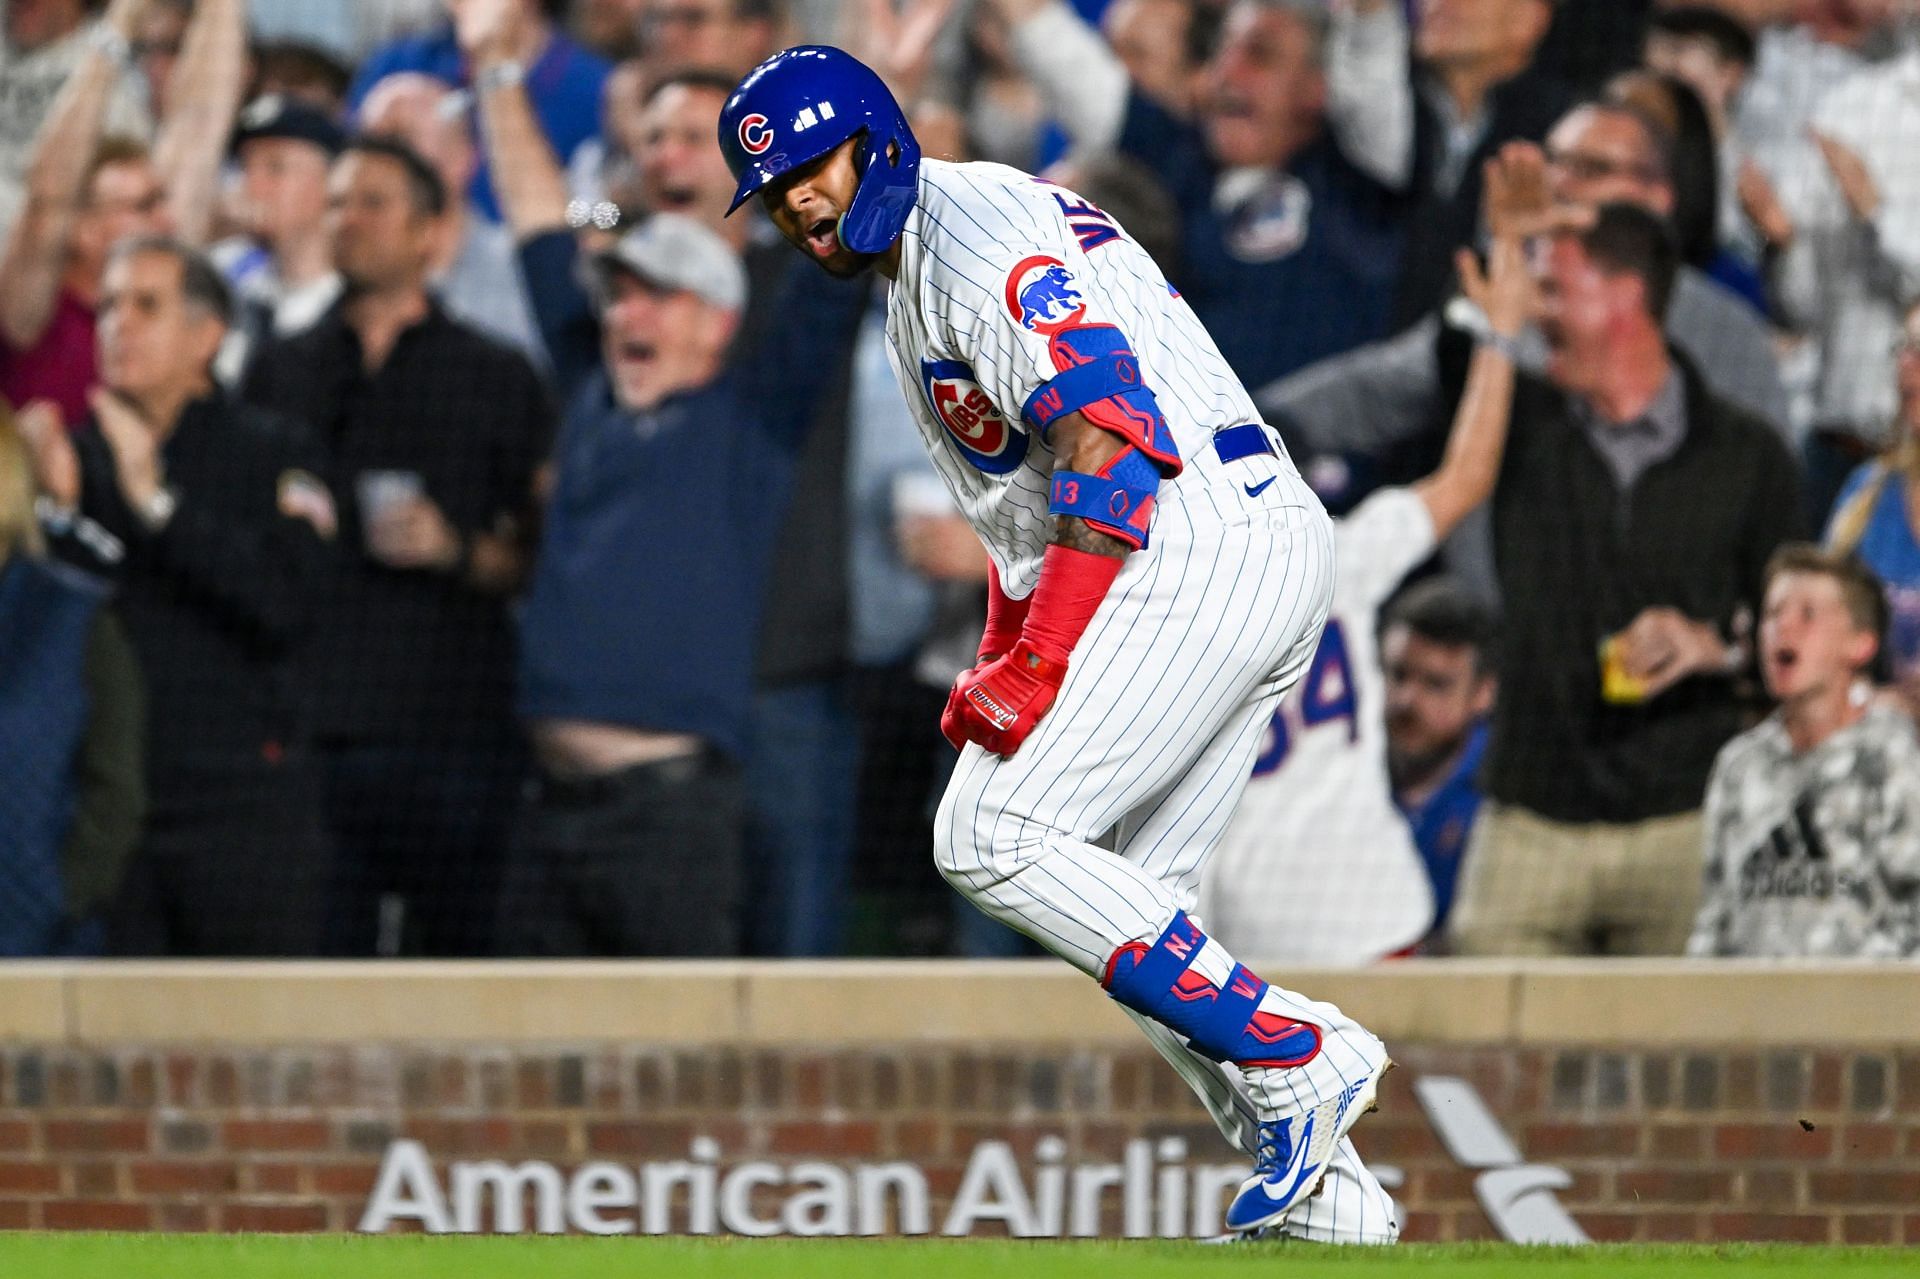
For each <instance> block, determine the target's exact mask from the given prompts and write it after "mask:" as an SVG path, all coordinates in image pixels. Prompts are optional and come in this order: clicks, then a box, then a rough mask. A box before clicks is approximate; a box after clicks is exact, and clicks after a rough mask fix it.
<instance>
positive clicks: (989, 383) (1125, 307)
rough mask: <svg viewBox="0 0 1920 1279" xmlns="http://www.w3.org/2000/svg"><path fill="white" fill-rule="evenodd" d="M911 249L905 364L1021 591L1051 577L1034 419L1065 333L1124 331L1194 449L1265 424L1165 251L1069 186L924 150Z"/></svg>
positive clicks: (952, 476)
mask: <svg viewBox="0 0 1920 1279" xmlns="http://www.w3.org/2000/svg"><path fill="white" fill-rule="evenodd" d="M900 246H901V247H900V269H899V274H898V278H897V279H896V280H895V282H894V286H893V291H892V295H891V296H890V297H889V299H888V304H887V341H888V346H889V349H890V351H891V354H892V358H893V368H894V373H895V374H896V375H897V376H898V377H899V379H900V385H901V387H902V389H903V390H904V391H905V392H906V398H907V402H908V404H909V405H910V406H911V408H912V411H913V416H914V420H915V422H916V423H918V425H919V427H920V431H921V434H922V435H923V436H925V437H926V442H927V448H928V451H929V452H930V453H931V454H932V456H933V462H934V465H935V466H936V467H937V468H939V471H940V474H941V477H942V478H943V479H944V480H945V481H946V484H947V487H948V488H949V489H950V490H951V491H952V493H953V496H954V499H955V501H956V502H957V503H958V505H959V507H960V510H961V512H962V513H963V514H965V515H966V517H967V520H968V522H969V523H971V524H972V525H973V527H974V529H975V530H976V531H977V532H978V533H979V534H980V538H981V540H982V541H983V542H985V543H986V545H987V552H988V554H989V555H990V556H992V558H993V561H994V564H995V566H996V567H997V568H998V569H999V572H1000V581H1001V584H1002V586H1003V587H1004V588H1005V589H1006V591H1007V593H1008V594H1009V595H1012V596H1013V597H1015V598H1016V599H1019V598H1024V597H1025V596H1026V595H1027V594H1028V593H1029V592H1030V591H1031V590H1032V589H1033V585H1034V583H1035V582H1036V581H1037V580H1038V579H1039V575H1040V560H1041V557H1042V556H1043V555H1044V554H1045V553H1046V548H1047V543H1048V542H1049V541H1050V540H1051V538H1052V532H1053V517H1052V516H1050V515H1049V514H1048V513H1047V503H1048V490H1049V486H1050V484H1051V482H1052V475H1053V454H1052V452H1051V451H1050V450H1049V449H1048V448H1047V446H1046V445H1045V444H1044V443H1043V442H1042V441H1041V439H1040V437H1039V434H1038V432H1036V431H1035V430H1034V429H1033V428H1032V427H1031V426H1029V425H1028V424H1027V423H1026V422H1024V421H1022V420H1021V414H1022V410H1023V407H1024V406H1025V405H1026V403H1027V400H1028V398H1029V397H1030V396H1032V395H1033V393H1034V392H1035V391H1036V390H1037V389H1038V388H1039V387H1041V386H1042V385H1043V384H1045V383H1047V382H1049V381H1051V380H1052V379H1053V378H1054V377H1055V376H1056V375H1057V374H1058V373H1059V372H1060V371H1061V370H1060V366H1059V365H1057V364H1056V362H1055V356H1054V353H1053V343H1052V342H1051V340H1050V335H1051V334H1054V333H1057V332H1059V331H1061V330H1063V329H1069V328H1073V329H1080V328H1085V327H1087V326H1102V325H1110V326H1114V327H1116V328H1118V329H1119V331H1120V333H1121V334H1122V335H1123V336H1124V337H1125V339H1126V343H1127V346H1128V348H1129V349H1130V350H1131V351H1132V352H1133V353H1134V354H1135V356H1136V357H1137V359H1138V363H1139V367H1140V370H1141V376H1142V380H1143V381H1144V383H1145V384H1146V386H1147V387H1148V388H1150V389H1151V390H1152V391H1153V393H1154V397H1155V399H1156V400H1157V401H1158V403H1159V406H1160V412H1161V414H1162V415H1163V416H1164V417H1165V419H1166V422H1167V425H1168V427H1169V429H1170V430H1171V431H1172V434H1173V440H1174V444H1175V446H1176V447H1177V448H1178V450H1179V453H1180V456H1181V458H1182V459H1189V458H1192V457H1193V456H1194V455H1195V453H1196V452H1197V451H1198V450H1200V449H1203V448H1205V447H1207V445H1208V443H1209V441H1210V439H1211V436H1212V433H1213V432H1214V431H1216V430H1219V429H1222V428H1224V427H1230V426H1239V425H1242V424H1244V423H1249V422H1258V421H1259V420H1260V416H1259V411H1258V410H1257V409H1255V408H1254V406H1253V401H1252V400H1251V399H1250V398H1249V397H1248V395H1247V392H1246V389H1245V388H1244V387H1242V386H1241V385H1240V381H1239V379H1238V378H1236V377H1235V376H1234V374H1233V370H1232V369H1230V368H1229V367H1228V366H1227V362H1226V360H1225V359H1224V358H1222V357H1221V355H1220V352H1219V350H1218V349H1217V348H1216V347H1215V346H1214V343H1213V339H1212V338H1210V337H1209V336H1207V331H1206V329H1205V328H1203V327H1202V326H1201V324H1200V321H1199V319H1198V318H1196V317H1195V316H1194V314H1193V311H1192V309H1191V308H1190V307H1188V306H1187V304H1186V302H1184V301H1183V300H1181V298H1180V296H1179V295H1178V294H1177V293H1175V292H1174V291H1173V288H1172V287H1171V286H1170V285H1169V284H1168V283H1167V279H1166V276H1164V275H1162V274H1161V272H1160V268H1159V267H1158V266H1156V265H1154V262H1153V259H1152V258H1150V257H1148V256H1147V253H1146V251H1145V250H1144V249H1142V248H1141V247H1140V246H1139V244H1138V243H1136V242H1135V241H1134V240H1133V239H1132V237H1130V236H1128V235H1127V234H1126V232H1125V231H1124V230H1122V229H1121V228H1120V227H1119V225H1118V224H1117V223H1115V222H1114V221H1113V220H1112V219H1111V218H1109V217H1108V216H1107V215H1106V214H1105V213H1103V212H1101V211H1100V210H1099V209H1097V208H1095V207H1094V206H1092V205H1091V204H1088V203H1087V202H1086V201H1084V200H1082V199H1081V198H1080V197H1079V196H1077V195H1075V194H1073V193H1072V192H1071V191H1068V190H1066V189H1065V188H1063V187H1059V186H1055V185H1053V184H1052V183H1048V182H1042V181H1040V180H1039V179H1037V178H1033V177H1030V176H1028V175H1027V174H1025V173H1022V172H1020V171H1019V170H1017V169H1010V168H1007V167H1006V166H1004V165H998V164H951V163H946V162H943V161H940V160H923V161H922V162H921V165H920V192H919V204H918V205H917V207H916V208H915V209H914V211H913V213H912V215H911V216H910V217H909V218H908V220H907V225H906V230H905V231H904V232H903V233H902V235H901V240H900ZM1281 462H1282V465H1283V466H1285V467H1288V468H1290V467H1291V463H1290V462H1287V461H1286V460H1285V459H1284V458H1282V459H1281ZM1169 482H1171V483H1178V482H1179V480H1178V479H1175V480H1172V481H1169Z"/></svg>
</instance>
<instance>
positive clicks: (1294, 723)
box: [1201, 162, 1541, 964]
mask: <svg viewBox="0 0 1920 1279" xmlns="http://www.w3.org/2000/svg"><path fill="white" fill-rule="evenodd" d="M1524 167H1525V168H1526V171H1527V173H1528V174H1530V175H1532V176H1533V177H1534V179H1535V180H1541V179H1539V176H1538V174H1537V173H1535V171H1534V167H1533V166H1524ZM1518 173H1519V169H1518V168H1516V167H1515V166H1514V165H1513V164H1511V163H1495V162H1489V163H1488V165H1487V174H1486V181H1487V184H1488V187H1489V190H1492V191H1495V192H1496V195H1495V198H1496V199H1498V198H1500V192H1502V191H1503V190H1504V188H1505V187H1506V185H1507V184H1509V183H1511V182H1514V181H1515V180H1516V178H1517V175H1518ZM1459 270H1460V277H1461V280H1462V283H1463V285H1464V287H1465V290H1466V294H1467V297H1468V300H1469V301H1471V302H1472V303H1474V304H1475V306H1476V307H1478V309H1479V311H1480V314H1481V316H1482V317H1484V322H1485V325H1486V332H1487V340H1486V341H1483V342H1482V343H1481V344H1480V345H1479V346H1478V347H1477V348H1476V349H1475V351H1474V354H1473V362H1472V364H1471V365H1470V366H1469V368H1468V373H1467V384H1466V389H1465V391H1464V393H1463V394H1462V396H1461V399H1460V406H1459V408H1458V410H1457V411H1456V413H1455V415H1454V422H1453V430H1452V432H1451V434H1450V435H1449V436H1448V439H1447V451H1446V456H1445V458H1444V459H1443V461H1442V462H1441V465H1440V468H1439V469H1438V470H1437V471H1435V472H1434V473H1433V474H1432V475H1429V476H1428V477H1427V478H1426V479H1424V480H1421V481H1420V482H1419V483H1417V484H1413V485H1411V486H1408V487H1404V488H1386V489H1381V490H1380V491H1379V492H1377V493H1375V494H1373V495H1372V496H1371V497H1369V498H1367V499H1366V501H1364V502H1362V503H1361V504H1360V505H1359V507H1357V508H1356V509H1355V510H1354V511H1353V513H1352V514H1351V515H1349V516H1347V517H1346V518H1345V519H1342V520H1340V521H1338V523H1337V525H1336V527H1335V530H1334V547H1335V550H1336V552H1337V554H1338V558H1339V561H1340V575H1339V580H1338V582H1337V583H1336V584H1335V587H1334V592H1333V610H1332V613H1331V615H1330V616H1329V618H1328V620H1327V625H1326V630H1325V632H1324V633H1323V634H1322V636H1321V639H1320V648H1319V650H1318V651H1317V652H1316V653H1315V654H1314V658H1313V662H1312V663H1311V664H1310V665H1309V666H1308V667H1307V674H1306V677H1305V679H1303V680H1302V682H1301V688H1300V696H1299V697H1297V698H1289V699H1288V700H1287V702H1286V704H1285V705H1283V706H1281V707H1280V708H1279V709H1278V710H1276V711H1275V712H1274V715H1273V721H1272V723H1271V724H1270V725H1269V726H1268V728H1267V731H1266V734H1265V737H1264V740H1263V741H1262V743H1261V746H1260V751H1259V754H1258V755H1257V756H1255V758H1254V762H1253V778H1252V780H1251V781H1250V782H1249V783H1248V785H1247V793H1246V796H1245V798H1244V800H1243V801H1242V803H1241V804H1240V806H1239V808H1238V809H1237V810H1236V811H1235V813H1234V817H1233V820H1232V822H1230V823H1229V824H1228V826H1227V833H1226V836H1225V838H1224V839H1222V841H1221V845H1220V851H1219V854H1218V856H1216V857H1215V858H1214V859H1213V861H1212V862H1211V863H1210V864H1209V865H1208V867H1207V878H1206V882H1205V884H1204V885H1203V887H1202V890H1201V902H1202V905H1203V910H1204V915H1205V918H1206V920H1207V923H1208V925H1209V926H1210V927H1211V928H1212V929H1213V931H1214V935H1215V936H1216V937H1219V938H1221V939H1223V940H1224V941H1226V942H1227V944H1229V945H1231V946H1234V947H1236V948H1239V949H1243V950H1246V951H1248V952H1253V953H1257V956H1258V957H1259V958H1261V959H1276V960H1282V961H1286V962H1289V963H1320V964H1360V963H1367V962H1370V961H1372V960H1376V959H1379V958H1380V957H1382V956H1383V955H1389V954H1392V953H1394V952H1395V951H1399V950H1402V949H1404V948H1405V947H1407V946H1409V945H1411V944H1413V943H1414V942H1416V941H1418V940H1420V938H1421V937H1423V936H1425V935H1426V933H1427V931H1428V930H1429V929H1430V928H1432V926H1433V915H1434V901H1433V890H1432V885H1431V882H1430V881H1429V879H1428V878H1427V872H1426V867H1425V865H1424V863H1423V862H1422V860H1421V857H1420V852H1419V850H1418V849H1417V848H1416V847H1415V846H1414V842H1413V832H1412V831H1411V830H1410V829H1409V828H1408V826H1407V822H1406V819H1405V818H1403V817H1402V816H1401V815H1400V813H1399V812H1398V811H1397V810H1396V809H1395V807H1394V803H1393V791H1392V785H1391V783H1390V781H1389V779H1388V776H1387V741H1386V717H1385V716H1384V714H1382V708H1383V706H1384V703H1385V699H1386V674H1385V672H1384V671H1383V670H1382V668H1381V662H1380V644H1379V639H1378V637H1377V634H1376V629H1375V627H1376V623H1375V619H1376V617H1377V616H1378V614H1379V612H1380V606H1381V605H1382V604H1384V603H1385V602H1386V600H1387V597H1388V596H1390V595H1392V594H1393V592H1394V591H1395V590H1396V589H1397V588H1398V587H1399V585H1400V582H1401V579H1402V578H1404V577H1405V576H1406V575H1407V574H1408V573H1409V572H1410V571H1412V569H1413V568H1414V567H1415V566H1416V565H1418V564H1419V563H1420V562H1421V561H1423V560H1425V559H1426V558H1427V557H1428V556H1429V555H1431V554H1432V553H1433V551H1434V548H1435V547H1436V546H1438V545H1439V543H1440V542H1441V541H1443V540H1444V539H1445V538H1446V537H1447V535H1448V534H1450V533H1451V532H1453V530H1454V529H1455V528H1457V527H1458V526H1459V524H1460V522H1461V521H1462V520H1464V519H1465V518H1466V517H1467V516H1468V515H1469V514H1471V513H1472V512H1473V510H1474V509H1475V508H1476V507H1478V506H1479V505H1480V504H1481V503H1482V502H1484V501H1486V500H1487V498H1488V497H1490V496H1492V493H1493V486H1494V481H1495V479H1496V478H1497V476H1498V474H1499V470H1500V457H1501V454H1502V452H1503V450H1504V449H1505V447H1506V441H1507V422H1508V417H1509V416H1510V413H1511V410H1512V407H1513V380H1514V365H1513V360H1512V357H1511V355H1510V351H1511V350H1512V347H1513V343H1514V340H1515V338H1516V336H1517V335H1518V334H1519V333H1520V331H1521V329H1522V328H1523V327H1524V326H1525V324H1526V322H1527V318H1528V313H1529V305H1530V302H1531V299H1532V285H1531V282H1530V280H1529V278H1528V274H1527V267H1526V260H1525V254H1524V250H1523V248H1522V246H1521V242H1520V241H1519V240H1517V239H1511V238H1504V239H1497V240H1495V241H1494V243H1493V245H1492V249H1491V252H1490V254H1489V275H1488V276H1487V277H1486V278H1483V277H1482V276H1481V274H1480V271H1479V268H1478V265H1477V264H1476V262H1475V261H1474V259H1473V257H1472V256H1471V255H1469V254H1462V255H1461V259H1460V264H1459Z"/></svg>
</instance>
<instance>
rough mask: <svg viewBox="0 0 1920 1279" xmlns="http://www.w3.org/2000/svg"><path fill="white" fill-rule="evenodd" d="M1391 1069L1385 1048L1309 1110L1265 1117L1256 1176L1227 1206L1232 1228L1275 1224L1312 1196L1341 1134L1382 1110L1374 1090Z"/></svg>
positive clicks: (1251, 1228) (1256, 1156) (1240, 1230)
mask: <svg viewBox="0 0 1920 1279" xmlns="http://www.w3.org/2000/svg"><path fill="white" fill-rule="evenodd" d="M1368 1038H1369V1039H1372V1036H1368ZM1373 1042H1374V1043H1375V1044H1378V1043H1379V1041H1378V1040H1373ZM1391 1069H1393V1061H1392V1060H1391V1059H1390V1058H1389V1057H1388V1056H1387V1055H1386V1052H1385V1049H1384V1048H1382V1050H1381V1052H1380V1054H1379V1061H1378V1064H1377V1065H1375V1066H1374V1067H1373V1068H1372V1070H1371V1071H1370V1072H1369V1073H1368V1074H1367V1075H1366V1076H1365V1077H1363V1078H1361V1079H1358V1080H1356V1081H1354V1082H1353V1083H1351V1084H1348V1085H1347V1086H1346V1087H1345V1088H1343V1089H1341V1091H1340V1093H1339V1095H1338V1096H1335V1097H1331V1098H1329V1099H1328V1100H1326V1101H1323V1102H1321V1103H1320V1104H1319V1105H1317V1106H1314V1107H1311V1108H1310V1109H1307V1110H1303V1111H1297V1112H1295V1113H1293V1114H1284V1115H1277V1116H1275V1117H1274V1118H1272V1119H1263V1120H1262V1121H1261V1124H1260V1144H1259V1146H1258V1147H1257V1148H1256V1149H1255V1151H1254V1161H1253V1175H1252V1176H1251V1177H1248V1178H1247V1179H1246V1181H1245V1182H1243V1183H1241V1186H1240V1193H1239V1194H1237V1195H1235V1196H1234V1197H1233V1202H1232V1203H1231V1204H1229V1205H1228V1206H1227V1219H1226V1227H1227V1229H1228V1230H1230V1231H1233V1232H1236V1233H1244V1232H1247V1231H1255V1230H1259V1229H1260V1228H1261V1227H1263V1226H1270V1225H1272V1224H1274V1223H1275V1222H1277V1221H1279V1220H1280V1219H1281V1218H1282V1217H1284V1216H1286V1215H1287V1213H1289V1212H1290V1211H1292V1210H1293V1209H1294V1208H1295V1207H1296V1206H1297V1205H1298V1204H1299V1203H1300V1201H1301V1200H1303V1199H1306V1198H1308V1197H1310V1196H1311V1195H1313V1193H1314V1192H1315V1191H1317V1190H1318V1189H1319V1188H1320V1180H1321V1178H1323V1177H1325V1176H1326V1175H1327V1165H1328V1163H1330V1162H1331V1161H1332V1159H1333V1153H1334V1150H1335V1149H1336V1148H1338V1146H1339V1145H1340V1139H1341V1138H1342V1137H1345V1136H1346V1135H1347V1132H1348V1131H1349V1130H1350V1129H1351V1128H1352V1127H1353V1126H1354V1124H1356V1123H1358V1122H1359V1121H1360V1116H1362V1115H1364V1114H1366V1113H1367V1112H1368V1111H1372V1110H1378V1109H1379V1106H1378V1105H1377V1104H1376V1102H1375V1100H1374V1094H1375V1093H1376V1092H1377V1091H1378V1089H1379V1087H1380V1079H1381V1077H1382V1076H1384V1075H1385V1074H1386V1073H1387V1072H1388V1071H1389V1070H1391Z"/></svg>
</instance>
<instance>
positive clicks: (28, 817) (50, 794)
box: [0, 402, 146, 956]
mask: <svg viewBox="0 0 1920 1279" xmlns="http://www.w3.org/2000/svg"><path fill="white" fill-rule="evenodd" d="M62 429H63V428H62V427H61V426H60V423H59V419H58V416H57V414H56V413H55V411H54V409H53V408H52V406H51V405H49V404H46V403H44V402H38V403H34V404H30V405H28V406H27V407H26V408H25V409H23V410H22V411H21V413H20V415H19V421H18V422H17V423H16V421H15V419H14V416H13V415H12V414H10V413H7V412H6V410H5V407H4V403H3V402H0V956H30V955H83V954H97V953H99V952H100V949H101V945H102V942H103V940H104V939H103V936H102V932H101V927H100V922H99V912H100V908H101V907H102V906H104V905H105V903H106V901H107V899H108V898H109V897H110V896H111V895H112V893H113V891H114V889H115V888H116V887H117V885H118V884H119V880H120V875H121V872H122V871H123V870H124V869H125V867H126V863H127V857H128V856H129V855H130V854H131V852H132V851H133V845H134V841H135V839H136V838H137V837H138V833H139V828H140V820H141V816H142V813H143V811H144V809H145V804H146V797H145V793H144V790H143V787H142V783H141V780H140V779H141V769H140V755H141V745H140V743H141V735H142V732H143V727H144V726H143V715H142V700H143V699H142V694H141V687H140V680H139V676H138V673H137V671H136V669H135V667H134V659H133V653H132V649H131V648H130V647H129V645H128V643H127V639H126V636H125V634H124V632H123V631H122V630H121V629H120V626H119V624H118V622H117V621H116V620H115V619H114V617H113V614H112V613H111V612H110V611H109V610H108V609H107V608H106V607H104V599H105V595H106V587H105V586H104V585H103V584H102V583H100V582H99V581H97V580H96V579H94V578H93V577H90V576H88V575H87V574H84V573H82V572H80V571H79V570H77V569H73V568H70V567H68V566H67V565H65V564H63V563H61V562H59V561H57V560H54V559H50V558H48V557H47V555H46V554H45V541H44V538H43V536H42V533H41V528H40V518H39V515H38V514H37V513H36V510H35V506H36V492H37V489H38V487H40V486H39V485H37V484H36V480H35V467H34V462H33V451H32V449H31V447H30V445H29V443H28V438H27V436H28V435H30V434H31V433H32V432H35V431H59V430H62ZM71 478H72V480H73V483H74V486H75V487H76V488H77V487H78V483H79V477H78V476H77V475H74V476H72V477H71ZM42 483H44V480H43V481H42ZM49 500H51V501H52V503H53V505H52V508H51V509H50V510H49V516H50V519H51V521H52V522H53V523H55V524H56V525H62V524H67V523H71V522H72V521H73V520H74V519H76V518H77V517H75V516H72V515H71V514H69V513H66V512H63V511H61V510H60V509H59V506H60V503H59V502H58V499H57V498H54V499H49Z"/></svg>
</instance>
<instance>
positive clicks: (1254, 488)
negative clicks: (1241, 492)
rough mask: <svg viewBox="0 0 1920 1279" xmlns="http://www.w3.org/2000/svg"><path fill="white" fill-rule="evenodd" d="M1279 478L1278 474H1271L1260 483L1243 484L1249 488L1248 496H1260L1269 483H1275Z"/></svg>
mask: <svg viewBox="0 0 1920 1279" xmlns="http://www.w3.org/2000/svg"><path fill="white" fill-rule="evenodd" d="M1279 478H1280V477H1279V476H1277V475H1269V476H1268V477H1267V478H1266V479H1264V480H1261V481H1260V482H1259V483H1258V484H1247V485H1243V486H1242V487H1244V488H1245V489H1246V490H1247V496H1248V497H1259V496H1260V495H1261V494H1262V493H1264V492H1266V491H1267V485H1269V484H1271V483H1273V482H1274V481H1275V480H1277V479H1279Z"/></svg>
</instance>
